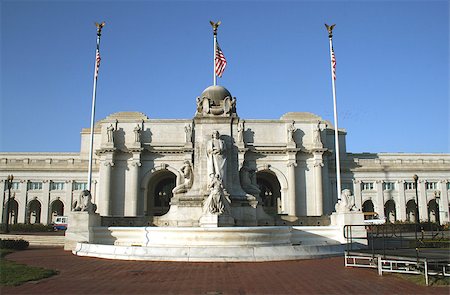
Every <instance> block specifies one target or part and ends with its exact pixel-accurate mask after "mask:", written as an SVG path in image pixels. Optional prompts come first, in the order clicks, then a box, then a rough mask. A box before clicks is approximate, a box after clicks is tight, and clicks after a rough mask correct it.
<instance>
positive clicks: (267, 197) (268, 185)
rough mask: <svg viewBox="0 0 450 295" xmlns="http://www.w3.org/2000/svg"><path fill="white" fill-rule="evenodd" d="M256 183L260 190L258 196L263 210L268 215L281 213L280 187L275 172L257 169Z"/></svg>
mask: <svg viewBox="0 0 450 295" xmlns="http://www.w3.org/2000/svg"><path fill="white" fill-rule="evenodd" d="M256 183H257V184H258V186H259V189H260V190H261V192H260V193H259V196H260V198H261V200H262V205H263V208H264V211H265V212H266V213H267V214H269V215H277V214H278V213H281V192H280V190H281V188H280V182H279V181H278V179H277V177H276V176H275V174H273V173H272V172H271V171H269V170H264V171H259V172H258V173H256Z"/></svg>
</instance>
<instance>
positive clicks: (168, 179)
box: [147, 170, 176, 216]
mask: <svg viewBox="0 0 450 295" xmlns="http://www.w3.org/2000/svg"><path fill="white" fill-rule="evenodd" d="M175 185H176V176H175V174H173V173H172V172H170V171H168V170H161V171H159V172H157V173H155V175H154V176H153V177H152V178H151V179H150V181H149V185H148V195H147V215H148V216H161V215H164V214H166V213H167V212H168V211H169V208H170V199H171V198H172V196H173V194H172V190H173V189H174V187H175Z"/></svg>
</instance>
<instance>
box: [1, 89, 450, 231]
mask: <svg viewBox="0 0 450 295" xmlns="http://www.w3.org/2000/svg"><path fill="white" fill-rule="evenodd" d="M193 106H194V104H193ZM194 111H195V110H194V107H193V113H194ZM215 131H218V132H219V133H220V138H221V139H222V140H223V141H224V144H225V146H226V150H227V151H228V158H227V164H226V165H227V167H228V168H227V170H225V171H226V172H225V174H224V176H223V178H224V179H225V178H226V181H225V180H224V184H225V188H226V189H227V190H228V191H229V195H230V198H231V204H232V206H234V207H235V209H236V208H237V207H239V208H241V207H242V208H244V209H242V210H240V211H239V210H234V212H237V213H236V214H235V215H234V216H233V217H234V220H235V223H236V224H237V225H246V224H249V225H251V224H253V225H262V224H270V223H283V222H293V223H294V224H295V223H297V224H311V225H317V224H326V223H327V220H328V218H327V217H328V216H329V215H330V214H331V213H332V212H333V211H334V206H335V204H336V202H337V199H338V197H337V195H336V189H335V187H336V174H335V154H334V127H333V125H332V124H331V123H330V122H328V121H325V120H323V119H322V118H321V117H319V116H317V115H314V114H310V113H287V114H285V115H283V116H282V117H281V118H280V119H278V120H245V119H243V118H239V117H238V115H237V112H236V99H235V98H233V97H232V96H231V94H230V93H229V92H228V90H226V89H225V88H223V87H220V86H212V87H208V88H207V89H206V90H205V91H204V92H203V93H202V94H201V96H200V97H199V98H198V99H197V110H196V114H195V116H194V117H193V118H191V119H173V120H167V119H164V120H161V119H151V118H149V117H147V116H146V115H144V114H142V113H138V112H122V113H116V114H112V115H110V116H108V117H107V118H105V119H103V120H100V121H98V122H97V123H96V125H95V130H94V149H95V156H94V166H93V171H94V173H93V183H92V198H93V199H92V201H93V203H95V204H96V205H97V208H98V210H97V212H98V213H100V215H101V216H102V223H103V224H104V225H110V224H124V225H142V224H156V225H160V226H164V225H174V224H173V222H176V225H178V226H192V225H193V226H195V225H198V222H199V216H200V215H201V214H200V213H199V214H197V213H189V214H187V213H185V211H183V210H184V209H183V208H192V207H195V206H197V205H196V204H201V203H202V202H203V201H204V199H205V197H206V196H207V194H206V191H207V188H206V187H205V185H206V184H205V183H206V181H201V182H199V181H198V179H200V178H203V179H206V178H205V177H207V174H208V172H207V169H209V168H207V164H206V151H205V146H206V144H205V143H206V142H207V141H208V140H209V139H210V138H211V134H212V133H213V132H215ZM89 132H90V130H89V129H83V130H82V132H81V150H80V152H79V153H14V152H10V153H0V179H1V180H0V191H1V192H3V194H2V202H3V203H2V204H3V210H1V212H0V214H1V215H0V218H1V220H2V222H5V220H6V218H5V217H6V207H7V206H6V203H7V201H8V196H9V192H8V189H7V186H6V179H7V176H8V175H11V174H12V175H13V176H14V180H13V183H12V188H11V195H10V196H11V200H10V206H9V210H10V222H11V223H43V224H48V223H51V222H52V221H53V219H54V217H55V216H57V215H67V213H68V211H70V210H71V207H72V203H73V201H74V199H75V198H76V197H77V196H78V195H79V194H80V192H81V191H82V190H84V189H86V187H87V184H86V180H87V170H88V157H89ZM346 135H347V134H346V132H345V131H344V130H339V142H340V151H341V173H342V188H343V189H345V188H347V189H350V190H351V191H352V192H353V194H354V196H355V201H356V208H357V209H358V210H362V211H364V212H376V213H377V214H378V215H379V217H380V218H384V217H386V218H387V220H388V221H391V222H394V221H414V220H415V218H416V217H415V215H416V213H415V210H416V209H415V208H416V205H415V204H416V201H415V200H416V189H415V183H414V180H413V175H414V174H417V175H418V177H419V180H418V187H417V198H418V200H419V201H418V203H419V216H420V219H421V220H423V221H436V222H440V223H441V224H443V223H448V222H449V197H450V154H404V153H389V154H387V153H380V154H373V153H370V154H368V153H361V154H354V153H348V152H347V151H346V146H345V137H346ZM186 161H188V162H189V163H190V165H192V167H194V173H193V181H192V183H190V184H189V187H188V189H187V190H189V191H191V192H192V191H193V192H195V194H189V192H187V193H186V192H185V191H186V189H185V190H183V191H182V192H178V193H175V194H174V193H173V192H172V190H173V189H174V188H175V187H177V188H180V187H179V185H181V184H183V181H185V179H186V178H185V177H184V176H183V175H184V174H183V171H182V167H183V165H184V163H185V162H186ZM234 171H235V172H234ZM238 171H241V172H240V173H239V172H238ZM255 182H256V183H255ZM255 184H257V187H256V188H255ZM182 189H183V188H182ZM178 191H180V190H179V189H178ZM255 192H259V198H258V199H257V200H252V199H249V198H246V197H245V196H249V195H255V194H256V193H255ZM256 201H257V203H258V205H255V204H256V203H255V202H256ZM261 205H262V206H261ZM246 206H247V207H249V208H250V207H254V208H256V207H257V208H262V210H264V212H265V213H264V212H262V211H258V212H259V213H258V212H256V213H249V212H250V211H246V210H245V208H246ZM171 207H172V208H171ZM194 211H195V210H194ZM249 214H255V216H253V217H248V215H249ZM265 214H267V215H269V216H272V217H273V218H272V219H271V218H268V217H267V215H265ZM173 216H177V217H173ZM180 216H181V217H180Z"/></svg>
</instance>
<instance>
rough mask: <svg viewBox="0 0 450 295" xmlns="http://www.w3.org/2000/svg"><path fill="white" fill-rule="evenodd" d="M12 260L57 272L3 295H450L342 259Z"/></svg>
mask: <svg viewBox="0 0 450 295" xmlns="http://www.w3.org/2000/svg"><path fill="white" fill-rule="evenodd" d="M8 259H10V260H14V261H17V262H19V263H25V264H29V265H34V266H41V267H45V268H50V269H56V270H59V272H60V273H59V274H58V275H56V276H53V277H51V278H48V279H44V280H42V281H39V282H29V283H26V284H24V285H22V286H17V287H2V288H1V289H0V291H1V292H0V293H1V294H60V295H61V294H208V295H215V294H447V295H448V294H450V288H448V287H424V286H417V285H415V284H413V283H410V282H407V281H404V280H401V279H398V278H396V277H393V276H390V275H387V276H383V277H380V276H378V274H377V272H376V270H373V269H360V268H345V267H344V265H343V258H342V257H336V258H327V259H316V260H297V261H283V262H257V263H243V262H241V263H187V262H144V261H121V260H107V259H98V258H88V257H77V256H74V255H72V253H71V252H67V251H64V250H62V249H61V248H41V249H29V250H26V251H22V252H16V253H13V254H10V255H9V256H8Z"/></svg>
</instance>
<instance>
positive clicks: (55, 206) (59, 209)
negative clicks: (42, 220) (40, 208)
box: [51, 200, 64, 222]
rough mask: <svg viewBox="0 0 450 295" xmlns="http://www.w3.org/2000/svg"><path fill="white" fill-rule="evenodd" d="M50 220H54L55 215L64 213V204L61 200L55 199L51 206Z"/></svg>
mask: <svg viewBox="0 0 450 295" xmlns="http://www.w3.org/2000/svg"><path fill="white" fill-rule="evenodd" d="M51 212H52V213H51V214H52V222H55V220H56V216H63V215H64V204H63V202H62V201H61V200H55V201H53V203H52V206H51Z"/></svg>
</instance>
